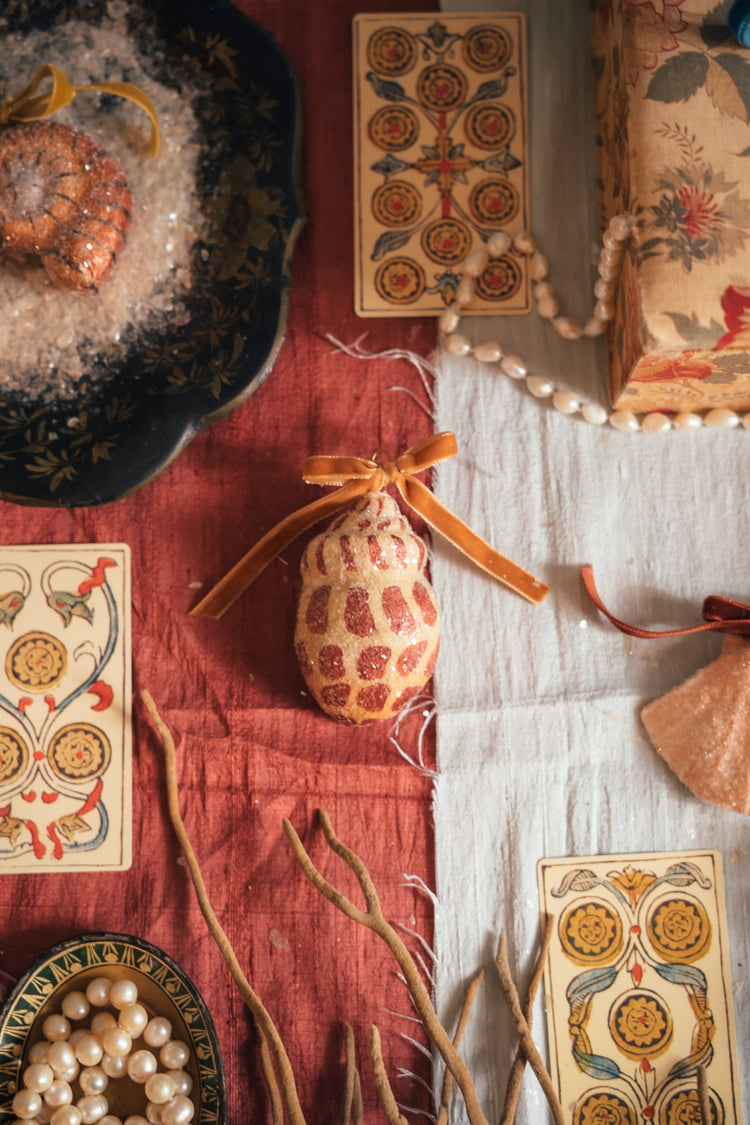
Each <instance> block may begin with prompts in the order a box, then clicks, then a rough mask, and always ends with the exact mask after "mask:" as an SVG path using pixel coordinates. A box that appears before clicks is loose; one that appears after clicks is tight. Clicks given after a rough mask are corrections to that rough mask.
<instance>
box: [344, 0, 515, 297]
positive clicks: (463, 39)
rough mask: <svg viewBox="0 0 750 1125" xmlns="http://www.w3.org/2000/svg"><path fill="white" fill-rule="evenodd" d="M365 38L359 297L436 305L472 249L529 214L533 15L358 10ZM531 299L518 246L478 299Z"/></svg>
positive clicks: (357, 79)
mask: <svg viewBox="0 0 750 1125" xmlns="http://www.w3.org/2000/svg"><path fill="white" fill-rule="evenodd" d="M353 50H354V220H355V222H354V227H355V230H354V235H355V237H354V243H355V249H354V257H355V263H354V274H355V283H354V310H355V312H356V313H357V314H358V315H359V316H425V315H426V316H429V315H434V316H437V315H439V314H440V313H441V312H442V311H443V309H444V308H445V307H446V306H447V305H449V304H450V303H451V301H452V300H453V298H454V296H455V292H456V288H457V286H458V282H459V280H460V277H459V268H460V266H461V264H462V262H463V261H464V259H465V258H466V257H468V255H469V254H470V253H471V252H472V251H473V250H476V249H478V248H479V247H481V246H483V245H484V243H486V242H487V240H488V239H489V238H490V237H491V236H492V235H493V234H495V233H496V232H497V231H501V230H502V231H507V233H508V234H510V235H513V234H515V233H517V232H518V231H519V230H521V229H523V228H528V225H529V217H528V175H527V169H528V137H527V130H528V127H527V122H528V116H527V110H526V74H527V70H526V27H525V20H524V16H523V15H522V14H520V13H508V12H503V13H502V14H494V13H491V14H487V13H486V14H484V15H466V14H462V15H449V14H447V13H444V12H441V13H440V14H439V15H436V14H430V15H404V14H402V13H399V14H397V15H396V14H394V15H390V16H388V15H385V16H384V15H382V14H381V15H359V16H355V18H354V25H353ZM529 307H530V281H529V276H528V260H527V259H526V258H525V257H524V256H523V255H521V254H518V253H516V252H514V251H513V250H512V249H511V250H509V252H508V253H506V254H503V255H502V256H501V257H499V258H496V259H493V260H492V261H491V262H490V264H489V265H488V266H487V268H486V269H485V270H484V272H483V273H482V274H481V275H480V277H478V278H477V280H476V283H475V298H474V301H473V302H472V307H471V308H472V312H476V313H492V314H498V313H521V312H527V311H528V309H529Z"/></svg>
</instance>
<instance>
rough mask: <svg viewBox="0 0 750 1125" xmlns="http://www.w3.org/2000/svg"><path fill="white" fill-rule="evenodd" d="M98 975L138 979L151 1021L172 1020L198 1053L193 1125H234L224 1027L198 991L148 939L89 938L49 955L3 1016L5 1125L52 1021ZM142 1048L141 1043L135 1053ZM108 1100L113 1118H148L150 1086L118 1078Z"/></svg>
mask: <svg viewBox="0 0 750 1125" xmlns="http://www.w3.org/2000/svg"><path fill="white" fill-rule="evenodd" d="M95 977H110V978H111V979H112V980H113V981H114V980H120V979H122V978H123V977H128V978H130V979H131V980H133V981H135V983H136V984H137V986H138V1001H139V1003H141V1004H143V1006H144V1007H145V1008H146V1010H147V1011H148V1013H149V1015H150V1016H156V1015H159V1016H166V1017H167V1019H168V1020H170V1021H171V1023H172V1038H173V1039H181V1040H182V1041H183V1042H185V1043H187V1044H188V1046H189V1047H190V1049H191V1059H190V1063H189V1065H187V1066H186V1067H185V1069H186V1070H187V1071H188V1073H190V1075H191V1077H192V1079H193V1090H192V1092H191V1094H190V1097H191V1099H192V1101H193V1102H194V1103H195V1107H196V1111H195V1117H194V1118H193V1121H192V1123H191V1125H226V1119H227V1091H226V1081H225V1078H224V1067H223V1064H222V1061H221V1055H220V1053H219V1044H218V1040H217V1038H216V1029H215V1027H214V1024H213V1020H212V1019H211V1016H210V1014H209V1012H208V1009H207V1008H206V1005H205V1003H204V1002H203V999H202V998H201V996H200V993H199V992H198V990H197V988H196V987H195V985H194V984H193V983H192V981H191V980H190V979H189V978H188V977H187V976H186V974H185V973H184V972H183V970H182V969H181V968H180V967H179V966H178V965H177V964H176V963H175V962H174V961H173V960H172V958H171V957H169V955H168V954H166V953H164V952H163V950H161V949H157V947H156V946H155V945H151V944H150V943H149V942H147V941H143V940H142V939H141V938H137V937H132V936H130V935H128V934H109V933H102V934H84V935H83V936H82V937H78V938H71V939H70V940H69V941H64V942H61V943H60V944H59V945H55V946H53V947H52V948H51V949H48V950H47V952H46V953H43V954H42V956H41V957H39V958H38V960H37V961H35V962H34V964H33V965H32V966H31V968H30V969H29V970H28V972H27V973H25V975H24V976H23V977H22V978H21V979H20V980H19V981H18V983H17V985H16V986H15V988H14V989H13V991H12V992H11V994H10V996H9V997H8V1000H7V1001H6V1003H5V1005H4V1007H3V1009H2V1012H0V1125H9V1123H10V1122H11V1121H13V1120H14V1119H15V1114H14V1113H13V1111H12V1109H11V1102H12V1100H13V1095H14V1094H15V1092H16V1090H17V1089H18V1087H19V1083H20V1075H21V1072H22V1070H23V1069H24V1067H25V1066H26V1055H27V1052H28V1050H29V1048H30V1047H31V1045H32V1044H33V1043H35V1042H37V1040H39V1039H43V1038H44V1036H43V1035H42V1030H41V1028H42V1023H43V1022H44V1020H45V1018H46V1017H47V1016H48V1015H50V1014H51V1013H52V1012H59V1011H60V1005H61V1002H62V998H63V996H64V995H65V993H67V992H71V991H72V990H74V989H77V990H80V991H82V992H83V991H85V989H86V986H87V984H88V983H89V981H91V980H93V979H94V978H95ZM89 1020H90V1016H89V1017H87V1020H85V1021H83V1023H84V1024H86V1025H87V1024H88V1022H89ZM75 1026H80V1025H75V1024H74V1027H75ZM141 1045H142V1044H141V1043H140V1041H139V1040H136V1041H135V1044H134V1048H133V1049H134V1050H135V1049H137V1048H138V1047H139V1046H141ZM106 1096H107V1097H108V1099H109V1100H110V1110H109V1112H110V1113H112V1114H115V1115H116V1116H118V1117H120V1119H121V1120H124V1119H125V1117H127V1116H128V1114H137V1113H140V1114H143V1112H144V1106H143V1102H144V1094H143V1087H142V1086H137V1085H136V1084H135V1083H133V1082H131V1081H130V1079H127V1078H126V1079H116V1080H115V1079H112V1080H111V1081H110V1084H109V1086H108V1088H107V1092H106Z"/></svg>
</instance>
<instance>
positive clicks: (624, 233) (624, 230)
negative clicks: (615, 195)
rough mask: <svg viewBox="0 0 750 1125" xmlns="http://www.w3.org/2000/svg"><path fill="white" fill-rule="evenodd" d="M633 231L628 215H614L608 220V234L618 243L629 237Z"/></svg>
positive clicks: (630, 218)
mask: <svg viewBox="0 0 750 1125" xmlns="http://www.w3.org/2000/svg"><path fill="white" fill-rule="evenodd" d="M632 229H633V219H632V216H630V215H614V216H613V217H612V218H611V219H610V220H609V233H610V234H611V235H612V237H613V238H616V239H617V241H618V242H622V241H624V239H626V238H629V237H630V232H631V231H632Z"/></svg>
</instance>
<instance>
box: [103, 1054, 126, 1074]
mask: <svg viewBox="0 0 750 1125" xmlns="http://www.w3.org/2000/svg"><path fill="white" fill-rule="evenodd" d="M102 1070H103V1071H104V1073H105V1074H106V1075H107V1077H108V1078H122V1077H123V1075H124V1074H127V1071H128V1056H127V1055H104V1057H103V1058H102Z"/></svg>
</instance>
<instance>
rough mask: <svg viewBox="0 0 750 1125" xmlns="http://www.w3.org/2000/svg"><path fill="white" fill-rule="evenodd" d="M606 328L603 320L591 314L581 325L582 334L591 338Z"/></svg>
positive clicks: (599, 334)
mask: <svg viewBox="0 0 750 1125" xmlns="http://www.w3.org/2000/svg"><path fill="white" fill-rule="evenodd" d="M606 330H607V324H606V321H604V320H599V319H598V317H595V316H592V317H589V319H588V320H587V321H586V323H585V324H584V326H583V334H584V336H588V337H589V339H593V338H594V337H595V336H601V335H602V334H603V333H604V332H606Z"/></svg>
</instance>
